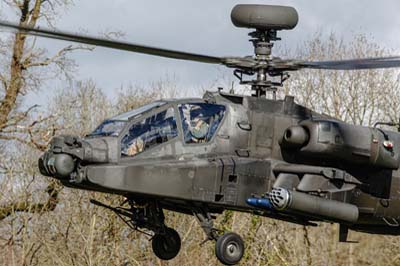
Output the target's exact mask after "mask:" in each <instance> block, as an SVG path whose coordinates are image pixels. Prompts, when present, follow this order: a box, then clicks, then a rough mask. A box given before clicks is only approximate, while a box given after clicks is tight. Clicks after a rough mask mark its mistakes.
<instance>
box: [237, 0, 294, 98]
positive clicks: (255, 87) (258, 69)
mask: <svg viewBox="0 0 400 266" xmlns="http://www.w3.org/2000/svg"><path fill="white" fill-rule="evenodd" d="M231 19H232V23H233V24H234V25H235V26H237V27H244V28H255V29H256V30H255V31H253V32H251V33H249V36H250V37H251V39H250V41H251V42H252V43H253V46H254V54H255V57H254V60H255V61H256V63H255V64H253V65H251V67H248V66H246V67H245V68H241V67H237V68H236V69H235V72H234V73H235V76H236V77H238V78H239V80H240V83H241V84H246V85H251V89H252V91H253V92H254V94H253V96H256V97H260V96H264V95H266V92H267V91H272V92H273V98H274V99H275V98H276V93H275V92H276V90H277V88H276V87H277V86H282V85H283V82H284V81H285V80H286V79H287V78H288V75H287V73H284V71H283V70H276V68H274V67H273V65H274V63H273V58H272V57H271V54H272V47H273V45H274V44H273V42H274V41H279V40H281V39H280V38H279V37H278V36H277V32H278V31H279V30H289V29H293V28H294V27H295V26H296V25H297V22H298V15H297V12H296V10H295V9H294V8H293V7H286V6H271V5H237V6H235V7H234V8H233V9H232V13H231ZM254 74H256V75H257V76H256V79H254V80H250V81H244V80H243V75H254ZM276 76H278V77H280V78H281V80H280V81H279V82H273V81H272V80H270V79H269V77H276Z"/></svg>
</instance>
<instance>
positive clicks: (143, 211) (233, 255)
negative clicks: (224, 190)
mask: <svg viewBox="0 0 400 266" xmlns="http://www.w3.org/2000/svg"><path fill="white" fill-rule="evenodd" d="M90 202H91V203H92V204H95V205H97V206H100V207H104V208H106V209H109V210H112V211H113V212H115V213H116V214H117V215H118V216H119V217H120V218H121V219H122V220H123V221H124V222H125V223H126V224H127V225H128V226H129V227H130V228H132V229H133V230H136V231H139V232H141V233H144V234H146V235H148V236H151V246H152V248H153V252H154V254H155V255H156V256H157V257H158V258H160V259H162V260H170V259H173V258H174V257H176V256H177V255H178V253H179V251H180V249H181V238H180V236H179V234H178V232H176V231H175V230H174V229H172V228H169V227H167V226H166V225H165V223H164V213H163V210H162V208H161V207H160V206H159V203H158V202H157V201H146V202H138V201H135V200H131V199H127V200H126V202H124V203H123V204H122V206H123V205H125V203H129V208H126V207H111V206H108V205H106V204H104V203H101V202H99V201H97V200H93V199H92V200H90ZM194 215H195V217H196V218H197V220H198V221H199V223H200V225H201V227H202V228H203V230H204V232H205V233H206V235H207V239H206V240H205V241H204V242H206V241H208V240H214V241H216V243H215V254H216V256H217V258H218V259H219V260H220V261H221V262H222V263H223V264H225V265H235V264H237V263H238V262H239V261H240V259H241V258H242V257H243V253H244V243H243V240H242V238H241V237H240V236H239V235H237V234H235V233H231V232H228V233H225V234H223V233H222V232H221V231H220V230H217V229H215V228H214V227H213V219H214V217H212V216H211V215H210V213H209V212H207V211H206V210H205V209H200V210H196V211H195V212H194ZM142 229H147V230H149V231H152V232H153V234H150V233H148V232H146V231H143V230H142ZM204 242H203V243H204Z"/></svg>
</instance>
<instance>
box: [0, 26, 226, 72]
mask: <svg viewBox="0 0 400 266" xmlns="http://www.w3.org/2000/svg"><path fill="white" fill-rule="evenodd" d="M0 27H4V28H11V29H14V30H20V31H23V32H25V33H26V34H30V35H34V36H39V37H44V38H50V39H57V40H64V41H71V42H77V43H83V44H89V45H95V46H101V47H107V48H112V49H117V50H124V51H129V52H135V53H142V54H149V55H155V56H161V57H167V58H173V59H181V60H190V61H196V62H202V63H209V64H221V63H222V58H219V57H214V56H208V55H200V54H193V53H187V52H181V51H174V50H168V49H163V48H158V47H151V46H146V45H141V44H135V43H127V42H121V41H115V40H109V39H105V38H98V37H92V36H85V35H79V34H74V33H69V32H63V31H53V30H50V29H40V28H30V27H25V26H21V25H17V24H14V23H10V22H7V21H1V20H0Z"/></svg>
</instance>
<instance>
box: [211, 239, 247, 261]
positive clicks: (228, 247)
mask: <svg viewBox="0 0 400 266" xmlns="http://www.w3.org/2000/svg"><path fill="white" fill-rule="evenodd" d="M243 253H244V243H243V239H242V238H241V237H240V236H239V235H237V234H235V233H226V234H224V235H222V236H220V237H219V238H218V240H217V243H216V244H215V254H216V255H217V258H218V259H219V261H220V262H222V263H223V264H225V265H234V264H237V263H238V262H239V261H240V260H241V259H242V257H243Z"/></svg>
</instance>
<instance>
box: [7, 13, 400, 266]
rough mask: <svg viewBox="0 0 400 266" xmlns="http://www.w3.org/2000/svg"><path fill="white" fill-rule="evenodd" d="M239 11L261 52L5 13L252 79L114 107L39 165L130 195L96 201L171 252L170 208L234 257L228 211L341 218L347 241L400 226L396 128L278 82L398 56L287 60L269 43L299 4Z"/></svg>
mask: <svg viewBox="0 0 400 266" xmlns="http://www.w3.org/2000/svg"><path fill="white" fill-rule="evenodd" d="M231 19H232V22H233V24H234V25H235V26H237V27H244V28H250V29H253V31H252V32H251V33H249V36H250V38H251V39H250V40H251V42H252V43H253V45H254V53H255V54H254V56H246V57H214V56H208V55H200V54H194V53H187V52H181V51H173V50H167V49H161V48H156V47H150V46H145V45H139V44H133V43H127V42H120V41H114V40H109V39H104V38H96V37H90V36H83V35H77V34H72V33H68V32H62V31H53V30H47V29H43V28H42V29H39V28H28V27H25V26H23V25H16V24H13V23H9V22H4V21H2V22H0V26H1V27H6V28H11V29H13V30H18V31H22V32H24V33H26V34H30V35H34V36H40V37H46V38H53V39H59V40H65V41H72V42H78V43H83V44H89V45H96V46H102V47H108V48H113V49H119V50H125V51H130V52H137V53H144V54H149V55H155V56H162V57H167V58H173V59H180V60H191V61H196V62H202V63H208V64H222V65H225V66H227V67H229V68H233V69H234V71H233V72H234V75H235V76H236V77H237V78H238V79H239V80H240V83H241V84H245V85H249V86H251V89H252V95H251V96H244V95H238V94H232V93H224V92H222V91H217V92H207V93H205V95H204V96H203V98H202V99H178V100H160V101H156V102H153V103H150V104H148V105H144V106H142V107H140V108H138V109H135V110H131V111H129V112H127V113H123V114H120V115H117V116H114V117H111V118H109V119H107V120H105V121H104V122H103V123H102V124H101V125H99V126H98V127H97V128H96V129H95V130H94V131H93V132H92V133H91V134H89V135H87V136H85V137H78V136H69V135H64V136H57V137H54V138H53V140H52V142H51V145H50V147H49V149H48V151H47V152H45V153H44V154H43V156H42V157H41V158H40V159H39V169H40V172H41V173H42V174H43V175H45V176H50V177H54V178H56V179H58V180H60V181H61V182H62V183H63V184H64V185H65V186H67V187H72V188H77V189H84V190H91V191H101V192H106V193H112V194H120V195H123V196H125V198H126V202H125V203H124V204H123V205H121V206H118V207H112V206H108V205H106V204H103V203H101V202H98V201H95V200H92V201H91V202H92V203H93V204H96V205H99V206H102V207H105V208H107V209H109V210H112V211H114V212H115V213H116V214H118V215H119V216H120V217H121V218H122V219H123V220H124V221H125V222H126V224H127V225H128V226H130V227H131V228H132V229H134V230H143V229H145V230H147V231H146V232H149V231H151V232H152V239H151V240H152V248H153V251H154V253H155V255H156V256H157V257H159V258H160V259H163V260H170V259H173V258H174V257H175V256H176V255H177V254H178V252H179V250H180V247H181V240H180V237H179V234H178V233H177V232H176V231H175V230H174V229H172V228H169V227H168V226H167V225H166V224H165V223H164V214H163V210H171V211H175V212H180V213H184V214H188V215H194V216H195V217H196V218H197V220H198V221H199V223H200V225H201V227H202V228H203V229H204V232H205V234H206V235H207V239H209V240H215V241H216V244H215V253H216V256H217V258H218V259H219V260H220V261H221V262H222V263H224V264H226V265H233V264H237V263H238V262H239V261H240V259H241V258H242V256H243V252H244V248H245V247H244V242H243V240H242V238H241V237H240V236H239V235H237V234H235V233H233V232H227V233H225V232H221V231H220V230H218V229H217V228H215V227H214V225H213V220H214V219H215V217H216V215H217V214H220V213H222V212H223V211H224V210H234V211H240V212H249V213H253V214H255V215H261V216H264V217H270V218H273V219H278V220H283V221H288V222H292V223H296V224H301V225H310V226H315V225H316V222H331V223H338V224H339V225H340V230H339V241H342V242H346V241H347V234H348V230H349V229H350V230H355V231H360V232H366V233H372V234H390V235H399V234H400V223H399V221H400V192H399V189H398V187H399V186H400V171H399V166H400V157H399V156H400V134H399V133H397V132H392V131H387V130H383V129H381V128H380V127H379V125H377V126H375V127H362V126H354V125H350V124H346V123H344V122H342V121H339V120H337V119H334V118H332V117H329V116H326V115H324V114H319V113H316V112H314V111H313V110H310V109H307V108H306V107H303V106H301V105H298V104H296V103H295V102H294V98H293V97H291V96H286V97H285V98H284V99H283V100H277V99H276V94H275V92H276V90H277V88H278V87H279V86H282V84H283V82H284V81H285V80H287V78H288V77H289V75H288V73H289V72H291V71H296V70H300V69H304V68H308V69H328V70H356V69H371V68H388V67H399V66H400V57H380V58H364V59H351V60H341V61H317V62H315V61H301V60H291V59H281V58H278V57H273V56H272V48H273V45H274V42H275V41H278V40H280V38H279V37H278V36H277V33H278V32H279V31H281V30H290V29H293V28H294V27H295V26H296V24H297V22H298V14H297V12H296V10H295V9H294V8H292V7H286V6H270V5H237V6H235V7H234V8H233V10H232V13H231ZM246 77H250V78H246ZM252 77H254V78H252ZM276 80H278V81H276ZM267 93H268V94H269V93H272V97H271V98H272V99H268V98H267V97H266V96H267ZM388 125H392V126H393V125H396V124H394V123H388Z"/></svg>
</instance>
